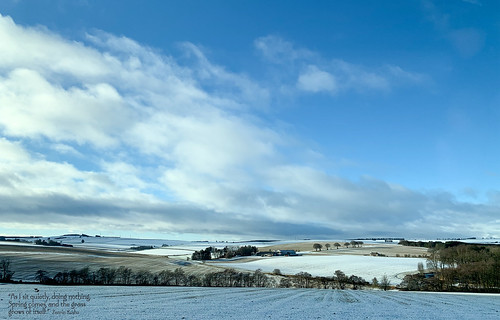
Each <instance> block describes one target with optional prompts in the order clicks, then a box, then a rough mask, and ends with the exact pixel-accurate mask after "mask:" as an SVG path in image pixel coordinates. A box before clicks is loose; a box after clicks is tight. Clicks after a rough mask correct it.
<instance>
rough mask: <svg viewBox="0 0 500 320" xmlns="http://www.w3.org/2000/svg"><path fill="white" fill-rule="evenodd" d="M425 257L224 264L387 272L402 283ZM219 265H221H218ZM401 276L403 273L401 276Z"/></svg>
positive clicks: (367, 274)
mask: <svg viewBox="0 0 500 320" xmlns="http://www.w3.org/2000/svg"><path fill="white" fill-rule="evenodd" d="M425 261H426V260H425V259H421V258H390V257H372V256H353V255H337V256H315V255H305V256H299V257H270V258H262V259H259V260H255V261H250V262H235V263H221V264H222V265H224V266H226V267H231V268H238V269H247V270H252V271H253V270H256V269H262V270H263V271H264V272H272V271H273V270H274V269H280V271H281V272H282V273H283V274H296V273H299V272H302V271H303V272H309V273H310V274H312V275H313V276H332V275H333V273H334V272H335V270H342V271H343V272H344V273H345V274H346V275H348V276H349V275H352V274H354V275H357V276H360V277H363V278H364V279H365V280H367V281H371V280H372V279H373V278H374V277H377V278H378V279H380V278H381V277H382V276H383V275H384V274H385V275H387V277H388V278H389V280H390V281H391V283H393V284H398V283H400V282H401V280H402V278H403V275H402V274H403V273H405V272H416V271H417V265H418V263H419V262H422V263H423V264H424V266H425ZM218 265H219V264H218ZM398 275H399V276H398Z"/></svg>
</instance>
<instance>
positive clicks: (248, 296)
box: [0, 285, 500, 320]
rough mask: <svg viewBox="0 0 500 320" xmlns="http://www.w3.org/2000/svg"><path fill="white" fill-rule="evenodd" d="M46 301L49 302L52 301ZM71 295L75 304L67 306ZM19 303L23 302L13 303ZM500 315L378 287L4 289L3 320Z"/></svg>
mask: <svg viewBox="0 0 500 320" xmlns="http://www.w3.org/2000/svg"><path fill="white" fill-rule="evenodd" d="M24 297H26V299H24ZM44 297H48V300H46V298H44ZM38 298H39V299H38ZM64 298H66V303H67V304H68V305H69V307H62V302H63V301H64V300H63V299H64ZM32 301H34V302H36V303H39V306H38V311H39V312H43V311H45V314H37V315H33V314H29V315H28V314H26V313H25V314H19V313H18V314H11V316H10V317H9V310H12V311H17V312H26V311H28V310H29V309H24V307H23V306H22V304H23V302H26V303H27V306H28V305H29V303H32ZM17 302H20V304H19V305H17V306H15V305H12V303H17ZM73 302H74V303H79V305H74V307H73V308H72V307H71V305H72V303H73ZM44 303H54V304H56V305H55V306H51V307H48V306H47V307H45V309H44V308H43V304H44ZM57 303H59V306H57ZM83 304H85V305H83ZM10 306H12V307H10ZM53 312H56V313H60V314H54V313H53ZM62 313H63V314H62ZM499 317H500V296H498V295H485V294H440V293H420V292H398V291H387V292H384V291H373V290H366V291H353V290H319V289H260V288H187V287H62V286H60V287H59V286H58V287H52V286H34V285H0V318H1V319H106V320H114V319H259V320H261V319H291V320H294V319H300V320H302V319H453V320H455V319H482V320H489V319H499Z"/></svg>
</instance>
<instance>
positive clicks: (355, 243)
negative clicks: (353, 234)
mask: <svg viewBox="0 0 500 320" xmlns="http://www.w3.org/2000/svg"><path fill="white" fill-rule="evenodd" d="M362 245H363V241H356V240H352V241H350V242H344V243H342V244H340V243H338V242H335V243H334V244H333V246H334V247H335V248H337V249H338V248H340V247H342V246H344V247H346V248H349V246H352V247H353V248H356V247H358V248H359V247H361V246H362ZM331 246H332V245H331V244H329V243H325V248H326V250H330V247H331ZM313 249H314V250H316V251H321V249H323V245H322V244H321V243H315V244H313Z"/></svg>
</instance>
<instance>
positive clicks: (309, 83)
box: [297, 66, 338, 93]
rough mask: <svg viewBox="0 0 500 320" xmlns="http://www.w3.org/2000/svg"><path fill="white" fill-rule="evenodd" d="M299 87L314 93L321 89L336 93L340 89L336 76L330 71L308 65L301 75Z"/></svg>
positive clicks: (298, 80)
mask: <svg viewBox="0 0 500 320" xmlns="http://www.w3.org/2000/svg"><path fill="white" fill-rule="evenodd" d="M297 87H298V88H299V89H301V90H304V91H310V92H314V93H316V92H320V91H327V92H330V93H336V91H337V90H338V84H337V81H336V79H335V77H334V76H333V75H331V74H330V73H328V72H325V71H322V70H319V69H318V68H317V67H316V66H308V68H307V69H306V71H305V72H303V73H302V74H300V75H299V78H298V79H297Z"/></svg>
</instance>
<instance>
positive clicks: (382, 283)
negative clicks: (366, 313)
mask: <svg viewBox="0 0 500 320" xmlns="http://www.w3.org/2000/svg"><path fill="white" fill-rule="evenodd" d="M379 286H380V289H383V290H384V291H387V289H389V288H390V286H391V282H390V281H389V278H387V275H385V274H384V276H383V277H382V279H381V280H380V285H379Z"/></svg>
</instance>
